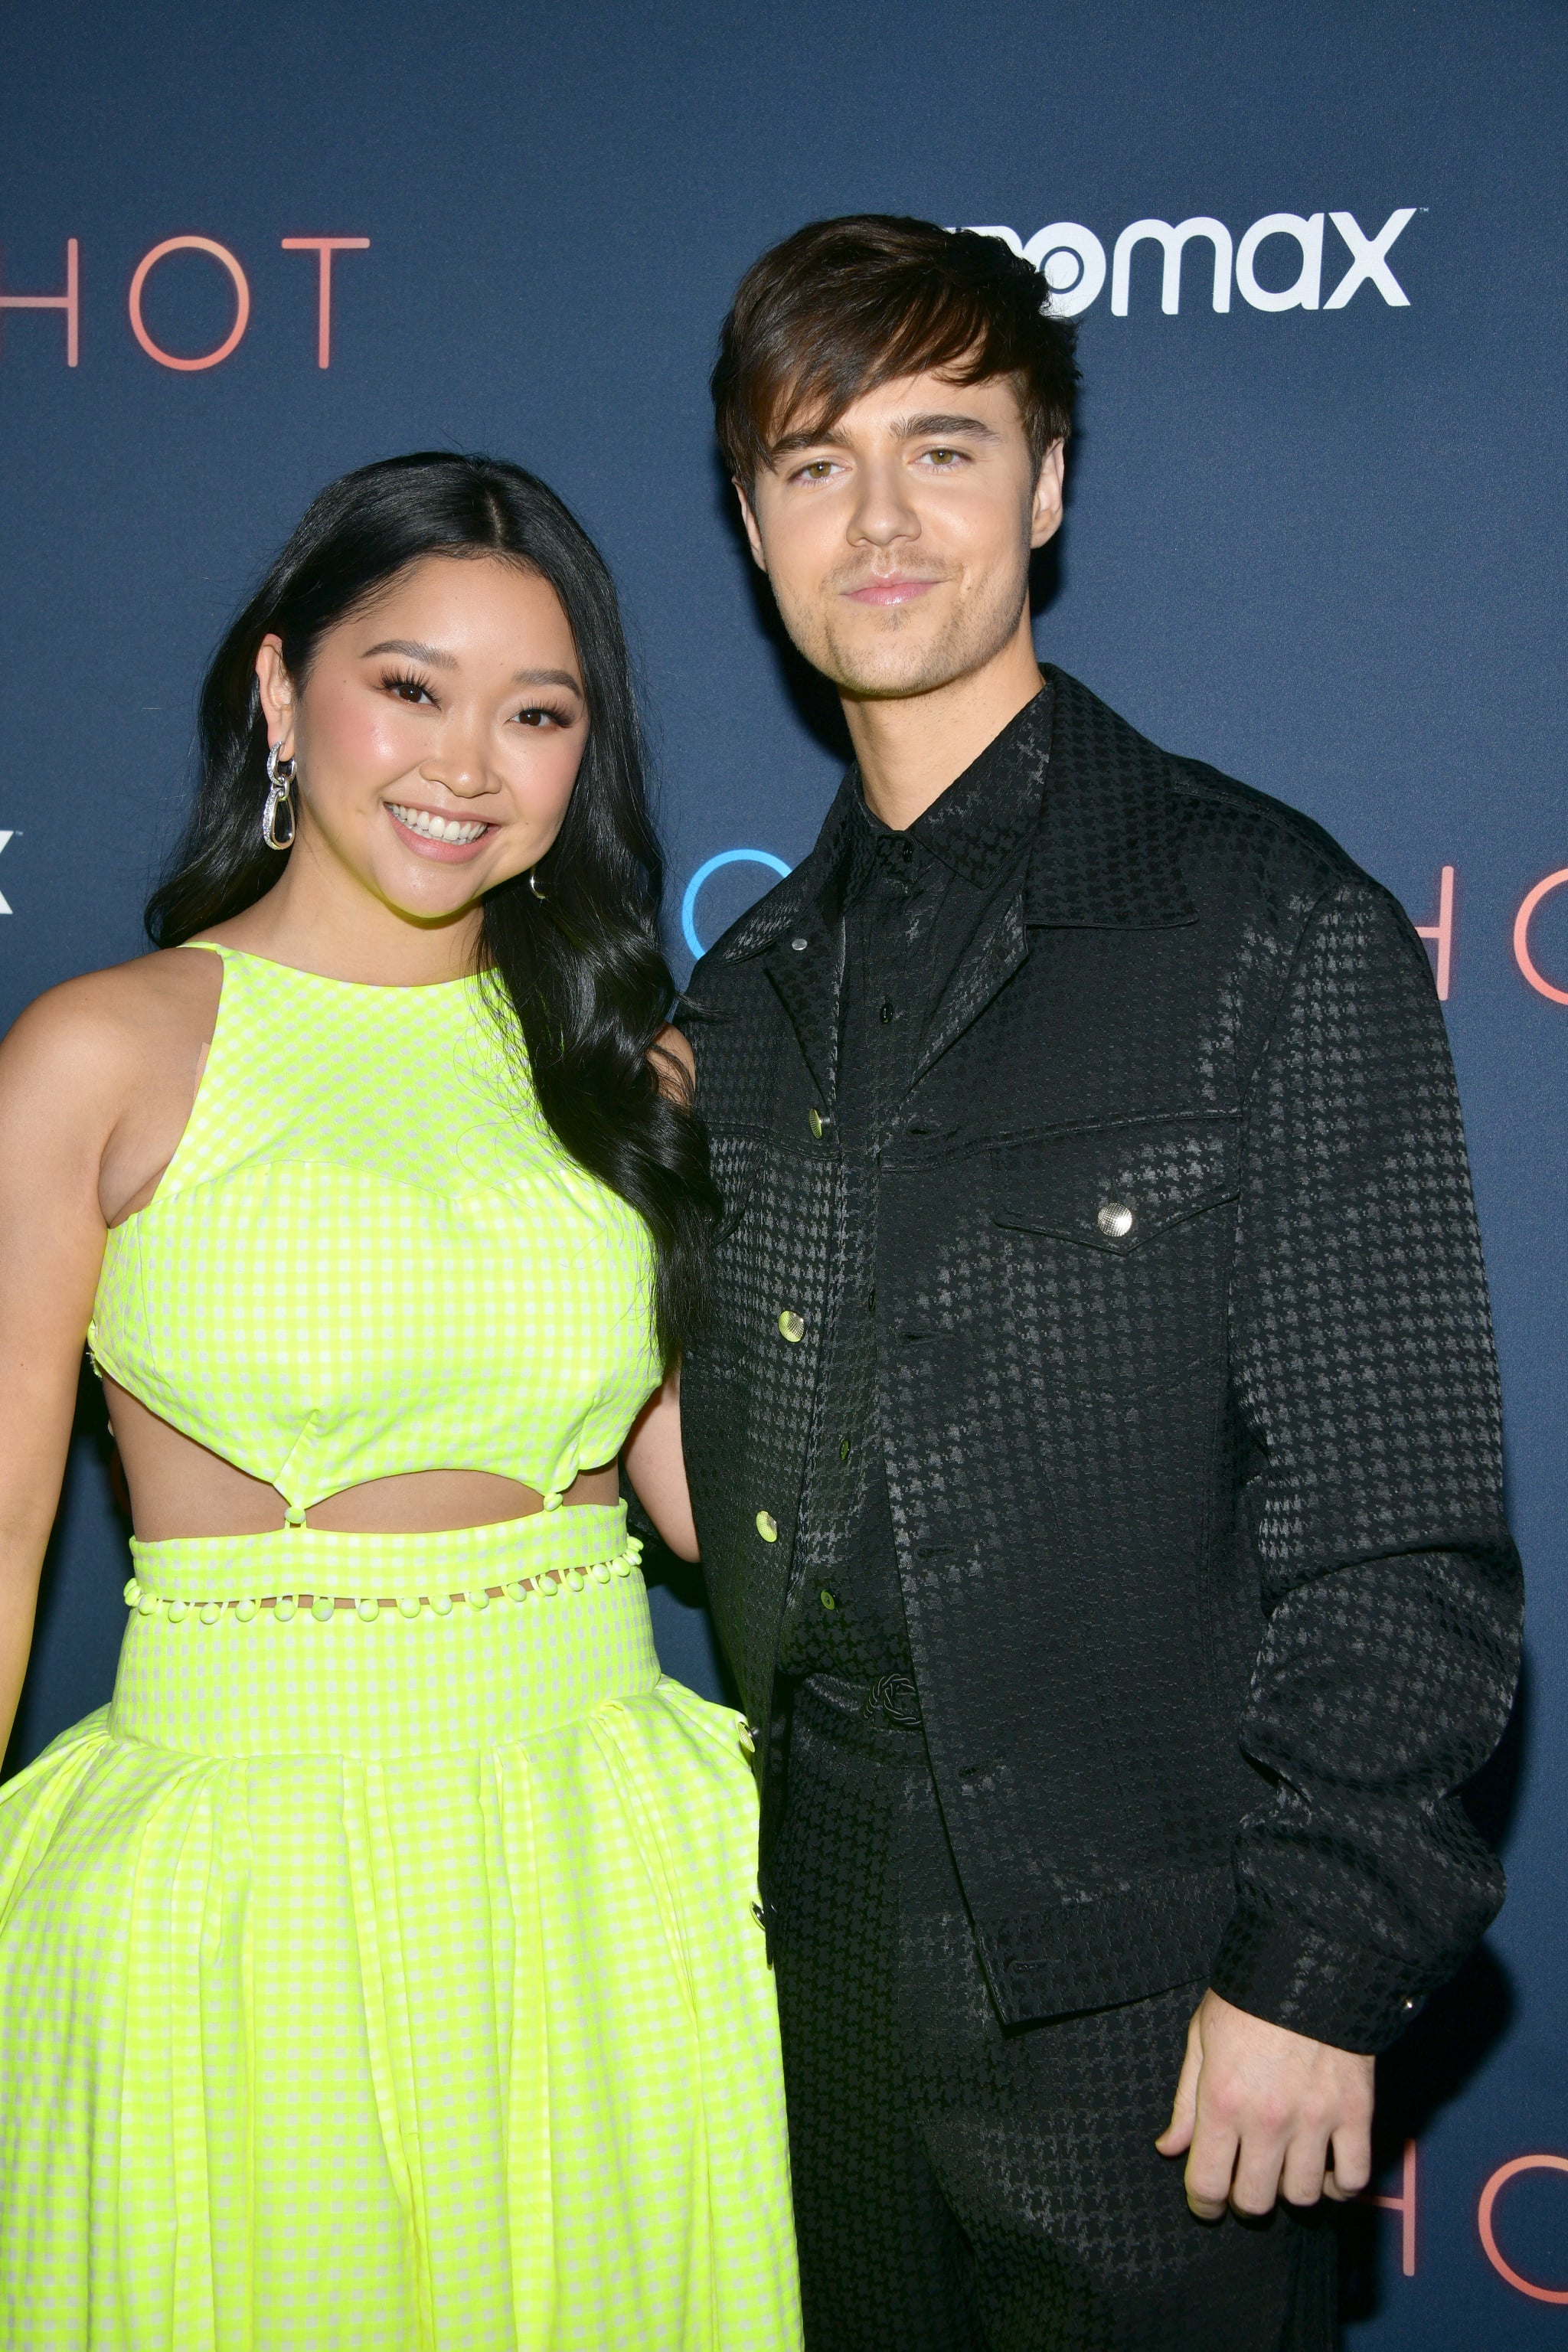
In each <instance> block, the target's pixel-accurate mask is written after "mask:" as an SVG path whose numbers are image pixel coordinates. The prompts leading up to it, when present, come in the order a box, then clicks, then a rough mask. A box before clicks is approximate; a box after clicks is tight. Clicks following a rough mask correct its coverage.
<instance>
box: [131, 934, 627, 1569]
mask: <svg viewBox="0 0 1568 2352" xmlns="http://www.w3.org/2000/svg"><path fill="white" fill-rule="evenodd" d="M199 944H202V945H206V946H211V943H210V942H205V941H204V942H200V943H199ZM213 952H215V953H216V954H218V955H221V957H222V958H223V965H224V978H223V992H222V995H221V998H220V1000H219V1004H218V1016H217V1025H216V1029H215V1030H214V1032H213V1038H212V1044H211V1047H210V1049H209V1051H208V1055H207V1061H206V1067H205V1070H204V1072H203V1074H202V1078H201V1083H200V1086H199V1087H198V1089H197V1093H196V1099H195V1106H194V1108H193V1109H192V1112H191V1117H190V1121H189V1123H188V1125H187V1126H186V1129H185V1131H184V1136H183V1137H182V1138H181V1140H180V1144H179V1148H178V1150H176V1151H175V1153H174V1159H173V1160H171V1161H170V1163H169V1166H168V1169H167V1170H166V1171H165V1173H164V1175H163V1181H161V1183H160V1184H159V1186H158V1190H157V1192H156V1194H155V1196H154V1198H153V1201H152V1202H150V1203H149V1204H148V1206H147V1207H146V1208H144V1209H141V1210H139V1211H137V1212H136V1213H135V1214H134V1215H132V1216H130V1217H128V1218H127V1219H126V1220H125V1222H124V1223H122V1224H121V1225H117V1226H116V1227H115V1228H114V1230H113V1231H112V1232H111V1233H110V1236H109V1244H108V1247H107V1249H106V1251H105V1253H104V1260H103V1271H102V1273H101V1275H100V1278H99V1286H98V1296H97V1298H96V1300H95V1301H94V1306H93V1318H92V1323H91V1325H90V1327H89V1333H88V1344H89V1348H90V1349H91V1351H92V1357H93V1360H94V1362H95V1363H96V1364H97V1365H98V1366H99V1368H100V1370H102V1371H105V1372H108V1373H109V1374H110V1377H111V1378H112V1379H114V1380H116V1381H119V1382H120V1384H121V1387H122V1388H124V1389H127V1390H128V1391H130V1393H131V1394H132V1396H134V1397H137V1398H138V1399H140V1401H141V1402H142V1403H143V1404H145V1405H146V1406H148V1407H149V1409H150V1410H151V1411H152V1412H155V1413H158V1414H159V1415H161V1416H162V1418H163V1420H165V1421H167V1422H170V1423H173V1425H174V1428H176V1429H178V1430H181V1431H183V1432H184V1434H185V1435H186V1436H188V1437H194V1438H195V1439H196V1440H197V1441H198V1442H199V1443H200V1444H203V1445H205V1446H208V1447H210V1448H211V1450H212V1451H213V1452H214V1453H215V1454H221V1455H222V1456H223V1457H224V1459H225V1460H226V1461H228V1462H232V1463H235V1464H236V1465H237V1466H238V1467H239V1468H240V1469H242V1470H247V1471H248V1472H249V1473H250V1474H251V1475H252V1476H253V1477H257V1478H265V1479H267V1480H268V1481H269V1482H270V1483H271V1484H272V1485H273V1486H276V1487H277V1488H278V1490H279V1493H280V1494H281V1495H282V1496H283V1498H284V1502H285V1504H286V1505H287V1507H288V1508H287V1511H286V1514H285V1516H286V1517H287V1519H288V1520H289V1522H290V1523H291V1524H294V1525H299V1524H300V1522H301V1520H302V1518H303V1516H304V1513H305V1512H306V1511H307V1510H308V1509H309V1508H310V1506H311V1505H312V1504H313V1503H319V1502H321V1500H322V1499H323V1498H324V1497H325V1496H328V1495H332V1494H336V1493H337V1492H338V1491H339V1490H340V1489H341V1488H342V1487H345V1486H360V1485H363V1482H364V1481H365V1480H366V1479H369V1478H386V1477H391V1476H393V1475H396V1474H397V1473H399V1472H403V1471H412V1470H489V1471H494V1472H496V1473H497V1474H498V1475H500V1476H502V1477H507V1478H519V1479H521V1480H522V1481H523V1482H524V1483H525V1484H526V1485H528V1486H533V1487H535V1488H537V1489H538V1491H539V1492H540V1493H541V1494H542V1495H543V1496H545V1498H546V1502H547V1504H549V1503H551V1502H552V1501H553V1499H554V1498H555V1497H557V1496H559V1495H560V1493H561V1492H562V1490H563V1488H564V1487H566V1486H570V1485H571V1483H572V1480H573V1479H574V1477H575V1476H576V1475H577V1472H578V1471H579V1469H581V1468H583V1467H584V1465H588V1466H592V1465H595V1464H598V1463H602V1462H608V1461H610V1460H612V1459H613V1458H614V1456H615V1455H616V1453H617V1452H618V1451H619V1449H620V1446H621V1444H622V1442H623V1441H624V1439H625V1437H626V1431H627V1429H628V1428H629V1427H630V1425H631V1422H632V1419H633V1417H634V1415H635V1414H636V1412H637V1409H638V1408H639V1406H640V1405H641V1404H642V1403H643V1402H644V1400H645V1399H646V1398H647V1395H648V1394H649V1392H650V1391H652V1390H653V1389H654V1388H655V1387H657V1385H658V1379H659V1370H660V1368H659V1364H658V1354H657V1349H656V1345H655V1339H654V1333H653V1324H652V1287H651V1276H652V1245H651V1243H650V1241H649V1238H648V1234H647V1227H646V1226H645V1225H644V1224H643V1222H642V1220H641V1218H640V1217H639V1216H638V1215H637V1213H636V1211H635V1210H633V1209H632V1208H630V1207H629V1206H628V1205H627V1203H626V1202H624V1201H623V1200H622V1199H621V1198H620V1197H619V1195H618V1194H616V1193H615V1192H611V1191H610V1190H609V1188H608V1186H606V1185H605V1184H603V1183H601V1182H600V1181H599V1180H598V1179H597V1178H596V1177H594V1176H591V1175H589V1174H588V1172H587V1171H586V1170H584V1169H583V1168H580V1167H579V1166H577V1164H576V1163H575V1162H574V1160H570V1159H568V1158H567V1156H566V1154H565V1153H564V1151H563V1149H562V1147H561V1146H560V1144H559V1143H558V1142H557V1141H556V1139H555V1138H554V1136H553V1135H552V1131H551V1129H550V1128H549V1127H548V1125H547V1124H546V1122H545V1119H544V1117H543V1115H542V1112H541V1110H540V1108H539V1107H538V1103H537V1101H536V1100H535V1098H534V1094H533V1089H532V1087H531V1084H530V1082H529V1079H528V1076H527V1069H526V1060H525V1056H524V1054H523V1050H522V1046H521V1040H520V1041H519V1043H518V1045H517V1047H516V1050H515V1053H511V1054H509V1051H508V1047H507V1042H506V1040H505V1038H504V1037H503V1036H502V1034H500V1028H499V1026H498V1024H497V1022H496V1021H495V1019H494V1017H493V1016H492V1013H491V1012H490V1009H489V1005H488V1004H487V1003H485V1001H484V992H485V991H486V990H487V989H488V988H489V987H490V986H493V985H495V984H496V983H494V982H489V981H487V980H485V979H483V978H477V979H468V980H458V981H451V982H445V983H438V984H437V985H434V986H431V987H426V988H376V987H367V986H362V985H360V984H359V983H358V982H350V981H341V980H325V979H322V978H321V976H320V975H319V974H317V973H314V972H304V971H294V970H293V969H292V968H291V967H289V966H288V965H285V964H278V963H269V962H268V961H265V960H264V959H263V958H261V957H258V956H253V955H248V954H246V953H245V952H243V951H242V950H238V949H236V948H227V947H222V948H214V949H213Z"/></svg>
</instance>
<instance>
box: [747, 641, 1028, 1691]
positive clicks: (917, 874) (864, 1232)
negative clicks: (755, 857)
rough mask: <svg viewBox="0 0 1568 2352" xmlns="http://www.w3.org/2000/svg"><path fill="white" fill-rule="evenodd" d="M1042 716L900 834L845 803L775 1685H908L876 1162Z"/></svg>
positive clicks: (993, 878) (1009, 833) (1010, 859)
mask: <svg viewBox="0 0 1568 2352" xmlns="http://www.w3.org/2000/svg"><path fill="white" fill-rule="evenodd" d="M1050 704H1051V691H1050V688H1049V687H1047V688H1044V690H1043V691H1042V692H1041V693H1040V694H1039V695H1037V697H1036V698H1035V700H1034V701H1033V702H1031V703H1029V704H1027V705H1026V708H1025V709H1023V710H1022V711H1020V712H1019V714H1018V716H1017V717H1016V719H1013V720H1011V721H1010V723H1009V724H1008V725H1007V726H1006V727H1005V728H1004V729H1003V730H1002V732H1001V734H1000V735H998V736H997V737H996V738H995V740H994V741H993V742H991V743H989V744H988V745H987V746H986V748H985V750H984V751H983V752H982V753H981V754H980V757H979V758H978V759H977V760H975V761H973V763H972V764H971V766H969V767H968V768H966V769H965V770H964V772H963V774H962V775H961V776H960V777H959V778H958V779H957V780H956V782H953V783H952V784H950V785H949V786H948V788H947V790H946V792H944V793H942V794H941V796H940V797H939V798H938V799H937V800H935V801H933V802H932V803H931V806H930V808H928V809H927V810H925V811H924V813H923V814H921V816H919V817H917V818H916V820H915V822H914V824H912V825H910V828H909V830H908V832H907V833H893V832H891V831H890V830H889V827H888V826H887V825H885V824H882V822H881V821H880V819H879V818H878V817H876V816H874V815H873V814H871V812H870V810H869V809H868V807H867V806H866V803H865V801H864V799H863V797H861V796H860V795H859V793H857V794H856V798H855V808H856V815H857V822H856V825H855V831H854V836H853V842H852V846H851V851H850V862H849V872H848V877H847V887H846V890H845V898H844V926H845V939H844V989H843V1000H842V1002H843V1012H842V1029H841V1033H840V1040H839V1057H838V1070H839V1082H838V1096H837V1103H836V1105H835V1118H836V1119H837V1129H838V1143H839V1150H840V1153H841V1155H842V1160H843V1166H844V1179H845V1182H844V1203H845V1208H844V1228H843V1231H842V1233H841V1234H838V1236H837V1244H836V1245H837V1250H838V1252H839V1254H840V1255H841V1260H842V1279H841V1281H840V1282H839V1284H838V1286H837V1290H838V1297H839V1300H840V1305H839V1309H838V1314H837V1322H836V1326H835V1328H834V1330H833V1332H832V1334H831V1335H830V1338H829V1341H828V1349H827V1357H826V1365H825V1368H824V1374H823V1382H822V1388H821V1391H820V1394H819V1398H818V1409H817V1414H816V1429H815V1434H814V1440H813V1444H812V1449H811V1457H810V1462H809V1465H808V1468H807V1478H806V1490H805V1501H804V1506H803V1510H802V1515H801V1523H800V1532H799V1537H798V1539H797V1544H796V1552H795V1559H796V1566H795V1578H794V1581H793V1583H792V1585H791V1589H790V1595H789V1600H788V1602H787V1604H786V1606H785V1611H784V1629H783V1639H782V1642H781V1644H780V1651H779V1664H780V1667H781V1669H782V1671H783V1672H784V1673H785V1674H788V1675H814V1674H827V1675H841V1676H843V1677H845V1678H847V1680H850V1681H853V1682H860V1683H869V1682H876V1681H879V1680H880V1679H881V1678H882V1677H884V1676H887V1675H908V1673H909V1667H910V1658H909V1643H908V1637H907V1634H906V1633H905V1628H904V1602H903V1594H902V1591H901V1590H900V1584H899V1570H898V1557H897V1553H896V1551H895V1549H894V1542H893V1523H892V1512H891V1508H890V1506H889V1500H888V1482H887V1473H886V1468H885V1465H884V1461H883V1453H882V1426H881V1399H880V1394H879V1386H880V1384H879V1378H878V1350H877V1316H876V1266H877V1244H878V1218H879V1178H880V1158H881V1152H882V1150H883V1147H884V1146H885V1144H886V1143H887V1142H888V1140H889V1138H890V1137H891V1136H892V1135H893V1134H894V1133H896V1131H897V1129H898V1127H899V1124H900V1120H901V1118H902V1117H903V1114H904V1105H905V1101H906V1098H907V1097H908V1095H909V1092H910V1087H911V1085H912V1083H913V1080H914V1075H915V1071H916V1068H917V1067H918V1065H919V1059H920V1051H921V1044H922V1042H923V1040H924V1037H925V1034H926V1030H927V1028H928V1025H929V1024H930V1022H931V1017H932V1015H933V1013H935V1011H936V1008H937V1006H938V1004H939V1003H941V1001H942V995H943V993H944V992H945V990H946V988H947V985H948V982H950V981H951V980H952V976H953V974H954V973H955V971H957V969H958V967H959V965H960V963H961V962H962V961H963V956H964V953H965V951H966V950H967V949H968V947H969V945H970V942H971V941H972V940H973V938H974V935H975V933H976V931H977V930H978V929H979V928H980V926H981V925H982V923H983V922H984V920H985V919H986V917H987V916H988V915H989V914H990V912H991V911H992V909H993V908H994V905H995V902H996V901H997V899H998V898H1000V897H1001V896H1002V895H1003V894H1004V893H1005V892H1007V891H1010V890H1011V889H1013V888H1015V887H1016V886H1017V883H1018V880H1019V872H1020V867H1021V866H1022V863H1023V861H1024V859H1025V858H1026V856H1027V853H1028V849H1029V845H1030V844H1031V842H1032V841H1033V838H1034V835H1035V830H1036V826H1037V822H1038V818H1039V806H1040V803H1039V782H1038V778H1039V768H1038V762H1037V757H1036V756H1035V755H1036V754H1037V749H1038V745H1039V742H1040V740H1042V738H1043V740H1046V741H1047V742H1048V740H1049V736H1050V719H1051V713H1050ZM1024 755H1027V756H1024Z"/></svg>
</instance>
